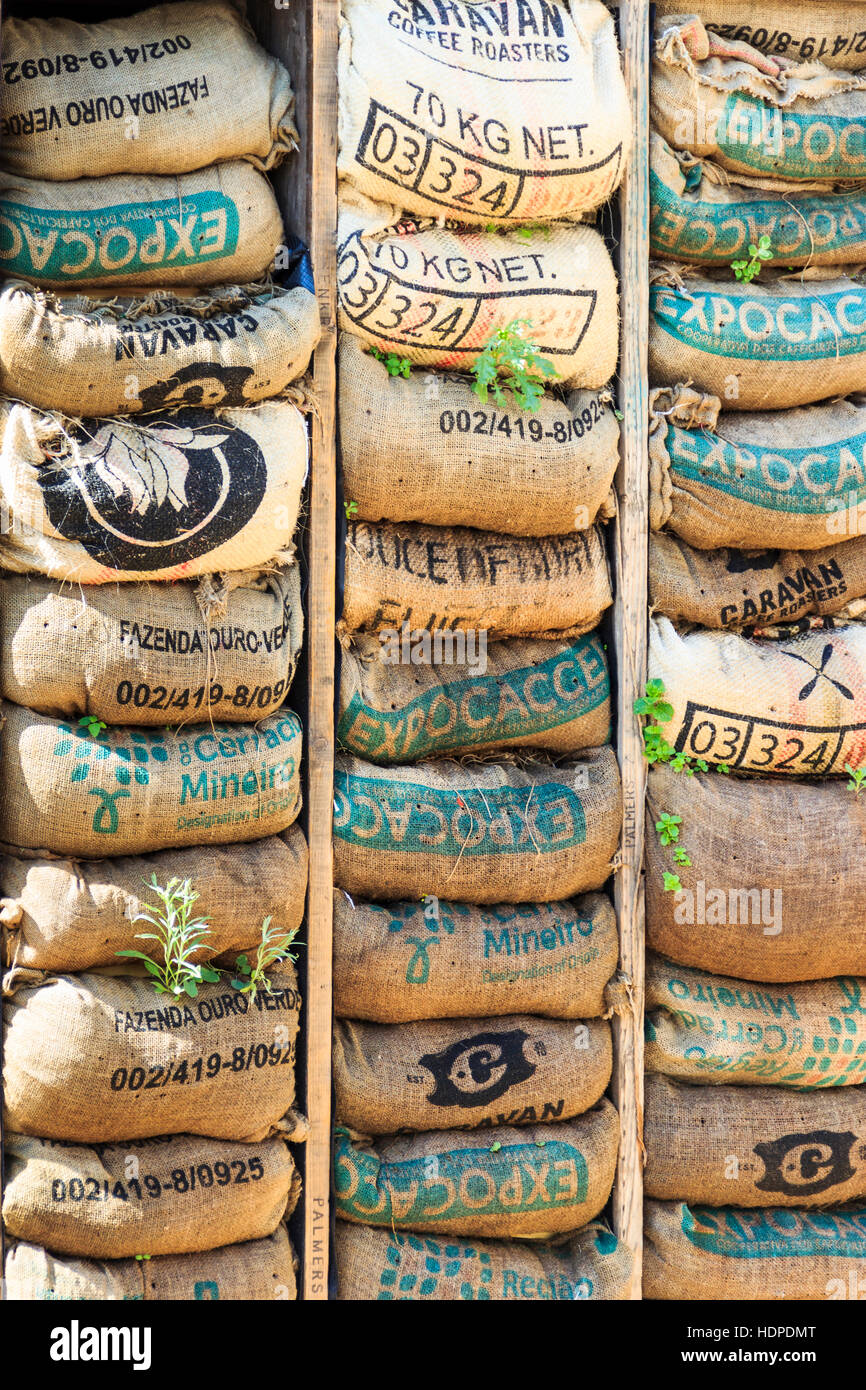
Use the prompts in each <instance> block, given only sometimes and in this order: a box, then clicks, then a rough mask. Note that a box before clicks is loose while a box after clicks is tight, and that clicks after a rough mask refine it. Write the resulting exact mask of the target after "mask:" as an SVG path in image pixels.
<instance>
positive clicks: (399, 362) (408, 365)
mask: <svg viewBox="0 0 866 1390" xmlns="http://www.w3.org/2000/svg"><path fill="white" fill-rule="evenodd" d="M370 355H371V356H372V357H375V359H376V361H377V362H381V363H382V366H383V367H384V368H385V371H386V372H387V373H388V375H389V376H404V377H406V378H407V380H408V378H409V375H410V373H411V371H412V359H411V358H410V357H398V356H397V353H396V352H382V350H381V348H377V347H371V348H370Z"/></svg>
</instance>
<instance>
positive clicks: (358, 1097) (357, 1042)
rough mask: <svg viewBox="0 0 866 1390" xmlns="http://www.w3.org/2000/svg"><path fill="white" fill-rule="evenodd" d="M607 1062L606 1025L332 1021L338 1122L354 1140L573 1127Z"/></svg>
mask: <svg viewBox="0 0 866 1390" xmlns="http://www.w3.org/2000/svg"><path fill="white" fill-rule="evenodd" d="M611 1055H612V1054H611V1034H610V1024H609V1023H608V1022H607V1021H606V1020H604V1019H588V1020H587V1021H585V1022H582V1023H572V1022H571V1021H562V1020H560V1019H550V1018H546V1019H541V1018H530V1017H529V1016H527V1015H526V1014H507V1015H505V1016H500V1017H498V1018H494V1019H474V1018H451V1019H433V1020H424V1021H421V1022H416V1023H396V1024H388V1023H385V1024H382V1023H360V1022H358V1021H357V1020H352V1021H350V1020H348V1019H338V1020H337V1022H336V1024H335V1026H334V1047H333V1078H334V1116H335V1118H336V1121H337V1123H338V1124H341V1125H345V1126H346V1127H347V1128H348V1129H351V1130H354V1131H355V1132H356V1133H359V1134H408V1133H413V1132H417V1131H419V1130H434V1129H472V1130H478V1129H489V1128H490V1127H491V1126H494V1125H535V1124H545V1123H548V1122H550V1121H552V1120H571V1119H573V1118H574V1116H575V1115H580V1114H582V1113H583V1112H584V1111H585V1110H588V1109H589V1108H590V1106H592V1105H596V1104H597V1103H598V1101H600V1100H601V1097H602V1095H603V1094H604V1091H605V1089H606V1087H607V1085H608V1082H609V1081H610V1069H611Z"/></svg>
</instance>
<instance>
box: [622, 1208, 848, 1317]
mask: <svg viewBox="0 0 866 1390" xmlns="http://www.w3.org/2000/svg"><path fill="white" fill-rule="evenodd" d="M644 1233H645V1237H646V1238H645V1242H644V1256H643V1296H644V1298H659V1299H674V1300H680V1299H699V1300H704V1301H710V1302H721V1301H725V1300H728V1299H733V1300H736V1299H747V1300H766V1301H773V1300H776V1299H786V1300H787V1301H788V1302H797V1301H798V1300H809V1299H814V1300H819V1299H821V1300H824V1299H839V1298H861V1297H862V1293H861V1292H860V1290H862V1288H863V1287H864V1286H863V1282H862V1281H863V1279H864V1278H866V1209H864V1208H863V1207H860V1208H854V1209H851V1208H849V1209H848V1210H846V1211H837V1212H831V1211H805V1210H796V1211H778V1210H774V1209H773V1208H772V1207H759V1208H757V1209H756V1210H753V1211H738V1210H737V1209H736V1208H729V1209H727V1208H722V1209H715V1208H710V1207H694V1208H692V1207H689V1206H687V1205H686V1203H685V1202H647V1203H646V1205H645V1206H644Z"/></svg>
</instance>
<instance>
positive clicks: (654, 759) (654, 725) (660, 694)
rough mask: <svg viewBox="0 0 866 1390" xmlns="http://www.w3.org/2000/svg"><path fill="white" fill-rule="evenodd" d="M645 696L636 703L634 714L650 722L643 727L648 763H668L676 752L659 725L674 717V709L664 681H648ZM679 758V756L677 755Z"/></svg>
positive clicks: (644, 749) (645, 753)
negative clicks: (667, 697) (667, 698)
mask: <svg viewBox="0 0 866 1390" xmlns="http://www.w3.org/2000/svg"><path fill="white" fill-rule="evenodd" d="M644 692H645V693H644V694H643V695H641V696H640V698H639V699H637V700H635V702H634V712H635V714H637V715H642V716H644V717H645V718H646V719H648V720H649V721H650V722H649V723H648V724H645V725H644V727H643V751H644V757H645V758H646V760H647V762H648V763H667V762H670V760H671V758H673V757H674V756H675V755H674V750H673V748H672V747H671V745H670V744H669V743H668V741H667V739H666V738H665V736H664V733H663V732H662V730H661V729H660V728H659V724H665V723H667V721H668V720H669V719H673V717H674V707H673V705H672V704H670V703H669V702H668V701H667V700H666V699H665V698H664V695H665V685H664V681H660V680H651V681H647V683H646V685H645V687H644ZM676 756H679V755H676Z"/></svg>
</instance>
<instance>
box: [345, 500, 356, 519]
mask: <svg viewBox="0 0 866 1390" xmlns="http://www.w3.org/2000/svg"><path fill="white" fill-rule="evenodd" d="M343 510H344V511H345V513H346V520H347V521H351V520H352V518H353V517H354V515H355V513H356V511H357V510H358V503H357V502H344V503H343Z"/></svg>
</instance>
